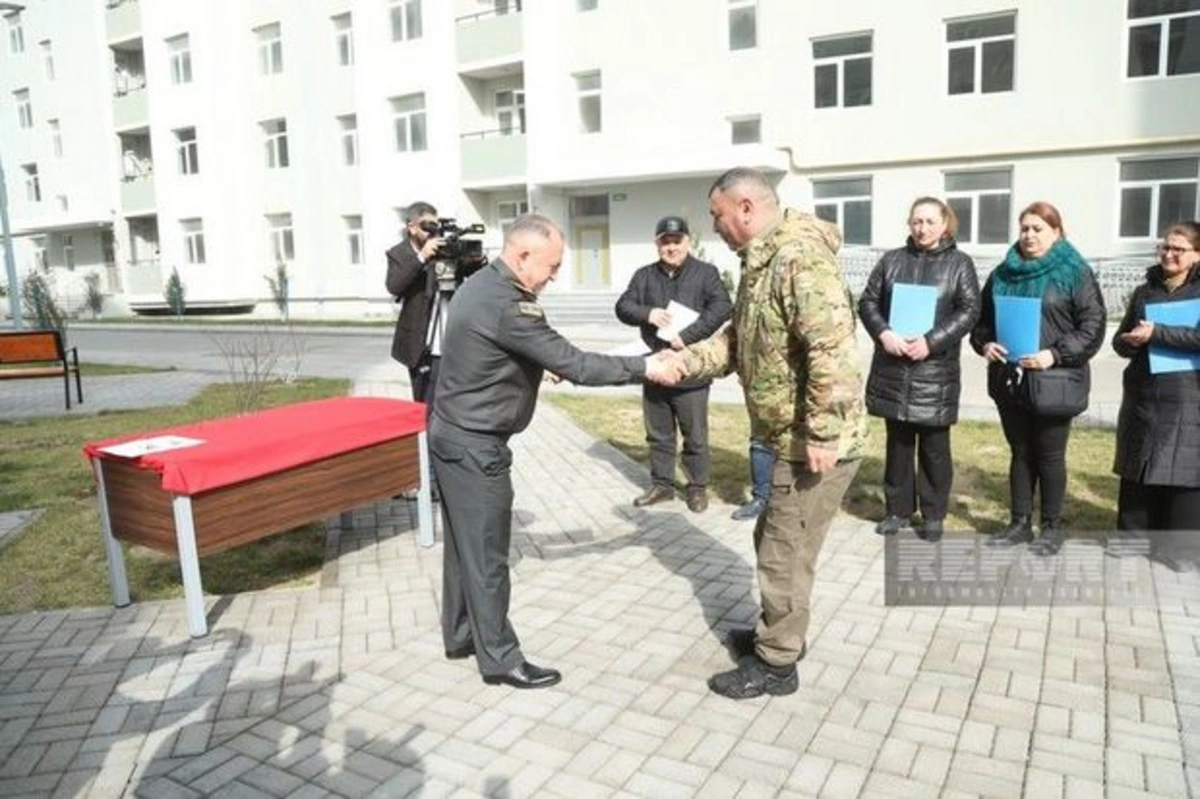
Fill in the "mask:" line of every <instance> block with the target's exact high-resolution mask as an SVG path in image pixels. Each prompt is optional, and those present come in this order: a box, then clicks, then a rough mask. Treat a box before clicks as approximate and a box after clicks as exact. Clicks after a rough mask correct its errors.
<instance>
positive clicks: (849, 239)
mask: <svg viewBox="0 0 1200 799" xmlns="http://www.w3.org/2000/svg"><path fill="white" fill-rule="evenodd" d="M813 211H814V212H815V213H816V215H817V216H818V217H819V218H821V219H824V220H825V221H826V222H832V223H833V224H835V225H839V226H840V227H841V228H842V237H843V239H844V240H845V242H846V243H847V244H864V245H866V244H870V243H871V179H870V178H847V179H843V180H814V181H813Z"/></svg>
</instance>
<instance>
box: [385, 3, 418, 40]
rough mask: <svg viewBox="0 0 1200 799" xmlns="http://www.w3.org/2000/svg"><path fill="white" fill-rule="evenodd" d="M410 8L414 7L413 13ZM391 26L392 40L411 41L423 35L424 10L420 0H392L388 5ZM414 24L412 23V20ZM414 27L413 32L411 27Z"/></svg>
mask: <svg viewBox="0 0 1200 799" xmlns="http://www.w3.org/2000/svg"><path fill="white" fill-rule="evenodd" d="M412 9H416V10H415V13H414V12H413V11H412ZM388 17H389V20H390V22H391V28H392V42H411V41H415V40H417V39H420V38H422V37H423V36H424V35H425V10H424V9H423V8H422V7H421V0H392V2H391V5H390V6H389V7H388ZM414 20H415V21H416V25H415V26H414V25H413V21H414ZM413 27H415V28H416V33H415V34H414V33H413V31H412V29H413Z"/></svg>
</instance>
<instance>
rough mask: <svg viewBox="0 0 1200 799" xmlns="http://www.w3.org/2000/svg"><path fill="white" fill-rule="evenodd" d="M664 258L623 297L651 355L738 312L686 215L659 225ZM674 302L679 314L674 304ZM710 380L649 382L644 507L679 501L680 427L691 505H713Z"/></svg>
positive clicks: (624, 310) (621, 309) (620, 314)
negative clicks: (696, 250)
mask: <svg viewBox="0 0 1200 799" xmlns="http://www.w3.org/2000/svg"><path fill="white" fill-rule="evenodd" d="M654 243H655V246H657V247H658V260H657V261H655V262H654V263H652V264H647V265H646V266H643V267H641V268H640V269H638V270H637V271H636V272H634V274H633V278H632V279H631V280H630V281H629V287H628V288H627V289H625V293H624V294H622V295H621V298H620V299H619V300H617V307H616V311H617V318H618V319H620V320H621V321H622V322H624V323H625V324H627V325H637V326H639V327H640V328H641V331H642V341H644V342H645V344H646V346H647V347H649V348H650V350H651V352H657V351H659V350H662V349H666V348H670V349H673V350H681V349H683V348H684V347H686V346H687V345H689V344H694V343H695V342H697V341H703V340H704V339H706V338H708V337H709V336H711V335H712V334H713V333H715V332H717V330H718V329H719V328H720V327H721V325H723V324H725V322H726V321H727V320H728V319H729V317H730V316H731V315H732V314H733V303H731V302H730V300H729V292H727V291H726V290H725V286H724V284H722V283H721V275H720V274H719V273H718V272H717V268H716V267H715V266H713V265H712V264H710V263H707V262H706V261H701V260H698V259H696V258H693V257H692V255H691V254H690V252H689V249H690V247H691V238H690V237H689V236H688V225H687V222H686V221H685V220H684V219H683V218H681V217H678V216H664V217H663V218H662V219H660V220H658V224H657V225H656V226H655V228H654ZM671 301H674V302H675V303H677V305H678V306H683V308H682V309H679V308H676V313H675V314H672V313H671V312H670V311H668V310H667V306H668V305H669V304H670V303H671ZM685 309H686V310H691V311H695V312H696V313H697V314H698V316H697V317H696V319H695V320H694V321H691V322H690V323H687V322H686V320H681V319H679V318H678V316H679V313H680V311H683V313H685V314H686V310H685ZM711 383H712V381H711V380H709V379H703V380H695V381H686V382H684V383H680V384H679V385H678V386H672V387H667V386H661V385H656V384H650V383H646V384H644V385H643V388H642V416H643V419H644V421H645V425H646V441H647V443H649V444H650V480H651V484H650V488H649V490H647V491H646V493H644V494H642V495H641V496H639V497H638V498H636V499H635V500H634V501H633V504H634V505H635V506H637V507H639V508H640V507H644V506H646V505H653V504H655V503H658V502H665V501H666V500H669V499H674V498H675V428H676V425H678V427H679V431H680V432H681V433H682V434H683V453H682V456H681V460H682V462H683V471H684V473H685V474H686V475H687V478H688V486H687V506H688V510H691V511H692V512H694V513H701V512H703V511H704V510H705V509H707V508H708V477H709V469H710V466H711V460H712V458H711V455H710V453H709V449H708V393H709V386H710V385H711Z"/></svg>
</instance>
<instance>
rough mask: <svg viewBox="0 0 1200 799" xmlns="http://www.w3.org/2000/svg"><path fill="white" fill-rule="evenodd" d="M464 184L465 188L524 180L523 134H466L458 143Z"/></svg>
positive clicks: (525, 158)
mask: <svg viewBox="0 0 1200 799" xmlns="http://www.w3.org/2000/svg"><path fill="white" fill-rule="evenodd" d="M459 146H460V150H461V152H462V174H463V181H464V182H465V183H467V184H472V183H474V184H478V183H498V182H502V181H512V182H514V183H521V182H524V180H525V172H526V162H527V160H528V159H527V155H526V146H525V134H523V133H519V132H517V130H516V129H515V128H514V129H513V130H512V131H511V132H508V133H505V132H503V131H500V130H486V131H478V132H475V133H465V134H463V136H462V139H461V141H460V143H459Z"/></svg>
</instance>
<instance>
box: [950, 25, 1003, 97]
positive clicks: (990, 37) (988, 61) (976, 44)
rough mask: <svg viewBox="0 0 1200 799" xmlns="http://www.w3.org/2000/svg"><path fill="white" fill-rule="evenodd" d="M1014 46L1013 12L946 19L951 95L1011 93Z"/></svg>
mask: <svg viewBox="0 0 1200 799" xmlns="http://www.w3.org/2000/svg"><path fill="white" fill-rule="evenodd" d="M1016 47H1017V15H1016V14H1002V15H1000V16H991V17H977V18H973V19H963V20H957V21H954V22H947V23H946V51H947V53H948V56H947V57H948V62H947V64H948V75H949V82H948V89H949V92H950V94H974V93H975V92H981V93H983V94H989V93H991V92H1011V91H1012V88H1013V64H1014V62H1015V59H1016Z"/></svg>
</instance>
